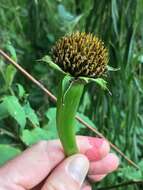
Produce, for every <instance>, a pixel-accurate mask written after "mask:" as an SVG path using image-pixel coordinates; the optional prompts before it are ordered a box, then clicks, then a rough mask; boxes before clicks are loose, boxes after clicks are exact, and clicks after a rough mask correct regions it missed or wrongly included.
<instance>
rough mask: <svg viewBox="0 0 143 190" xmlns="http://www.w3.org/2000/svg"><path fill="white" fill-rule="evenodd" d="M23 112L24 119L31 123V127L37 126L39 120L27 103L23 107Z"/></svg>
mask: <svg viewBox="0 0 143 190" xmlns="http://www.w3.org/2000/svg"><path fill="white" fill-rule="evenodd" d="M23 108H24V111H25V115H26V118H28V119H29V121H30V122H31V123H32V125H33V126H34V127H36V126H39V125H40V124H39V119H38V117H37V115H36V113H35V111H34V110H33V109H32V108H31V106H30V104H29V102H27V104H25V105H24V107H23Z"/></svg>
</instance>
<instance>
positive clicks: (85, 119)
mask: <svg viewBox="0 0 143 190" xmlns="http://www.w3.org/2000/svg"><path fill="white" fill-rule="evenodd" d="M77 116H79V117H80V118H81V119H83V120H84V121H85V122H87V123H88V124H89V125H90V126H91V127H94V128H96V126H95V124H94V123H93V122H92V121H91V120H90V119H89V118H88V117H87V116H86V115H84V114H82V113H79V112H78V113H77ZM76 126H77V127H76V132H79V131H80V129H82V128H85V126H84V125H83V124H82V123H80V122H79V121H77V124H76Z"/></svg>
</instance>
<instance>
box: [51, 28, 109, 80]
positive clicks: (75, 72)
mask: <svg viewBox="0 0 143 190" xmlns="http://www.w3.org/2000/svg"><path fill="white" fill-rule="evenodd" d="M52 58H53V60H54V62H55V63H56V64H57V65H59V66H60V67H61V68H62V69H63V71H65V72H68V73H70V74H71V75H72V76H74V77H79V76H85V77H99V76H101V75H102V74H103V73H104V72H105V71H106V66H107V63H108V50H107V49H106V48H105V47H104V43H103V42H102V41H101V40H100V39H98V38H97V37H95V36H93V35H92V34H86V33H84V32H82V33H80V32H76V33H73V34H71V35H70V36H65V37H63V38H61V39H60V40H59V41H58V42H57V43H56V45H55V46H54V47H53V49H52Z"/></svg>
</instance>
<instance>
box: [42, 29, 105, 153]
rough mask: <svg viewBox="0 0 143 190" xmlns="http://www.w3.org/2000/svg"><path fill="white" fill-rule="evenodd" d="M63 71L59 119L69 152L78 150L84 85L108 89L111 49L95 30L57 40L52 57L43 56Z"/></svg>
mask: <svg viewBox="0 0 143 190" xmlns="http://www.w3.org/2000/svg"><path fill="white" fill-rule="evenodd" d="M42 60H43V61H44V62H47V63H48V64H49V66H51V67H52V68H54V69H56V70H57V71H59V72H60V73H61V75H60V79H59V87H58V97H57V114H56V123H57V130H58V134H59V138H60V140H61V143H62V145H63V147H64V151H65V154H66V155H67V156H69V155H72V154H75V153H77V152H78V147H77V144H76V138H75V115H76V111H77V109H78V106H79V103H80V99H81V96H82V93H83V90H84V86H85V85H86V84H88V83H89V82H96V83H97V84H99V85H100V86H101V87H102V88H103V89H107V87H106V81H105V80H104V79H103V78H102V76H103V75H104V74H105V73H106V71H107V63H108V60H109V55H108V50H107V48H106V47H105V46H104V43H103V42H102V41H101V40H100V39H99V38H97V37H95V36H94V35H93V34H86V33H85V32H75V33H72V34H70V35H67V36H65V37H63V38H61V39H60V40H58V41H57V43H56V44H55V46H54V47H53V48H52V50H51V57H49V56H45V57H44V58H43V59H42Z"/></svg>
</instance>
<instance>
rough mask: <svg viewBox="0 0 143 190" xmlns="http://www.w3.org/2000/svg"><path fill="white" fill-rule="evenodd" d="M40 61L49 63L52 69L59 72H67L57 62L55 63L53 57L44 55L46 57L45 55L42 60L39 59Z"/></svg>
mask: <svg viewBox="0 0 143 190" xmlns="http://www.w3.org/2000/svg"><path fill="white" fill-rule="evenodd" d="M39 61H43V62H46V63H48V65H49V66H50V67H51V68H52V69H54V70H57V71H59V72H61V73H63V74H66V73H65V72H64V71H63V70H62V69H61V68H60V67H59V66H58V65H57V64H55V63H54V62H53V61H52V59H51V57H50V56H48V55H46V56H44V57H43V58H42V59H41V60H39Z"/></svg>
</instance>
